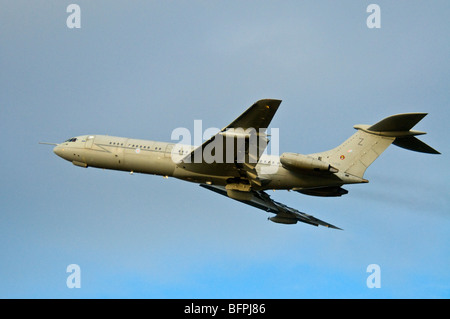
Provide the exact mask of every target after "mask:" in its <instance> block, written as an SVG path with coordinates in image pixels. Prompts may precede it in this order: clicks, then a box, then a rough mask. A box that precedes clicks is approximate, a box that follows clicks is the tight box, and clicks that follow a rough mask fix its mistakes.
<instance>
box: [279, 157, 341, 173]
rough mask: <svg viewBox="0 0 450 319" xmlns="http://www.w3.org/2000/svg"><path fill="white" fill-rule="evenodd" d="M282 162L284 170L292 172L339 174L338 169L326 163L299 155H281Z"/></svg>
mask: <svg viewBox="0 0 450 319" xmlns="http://www.w3.org/2000/svg"><path fill="white" fill-rule="evenodd" d="M280 162H281V164H282V165H283V167H284V168H286V169H288V170H292V171H316V172H330V173H337V172H339V170H338V169H337V168H335V167H333V166H331V165H330V164H328V163H326V162H323V161H321V160H319V159H317V158H314V157H310V156H306V155H302V154H297V153H283V154H281V157H280Z"/></svg>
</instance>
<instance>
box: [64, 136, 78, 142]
mask: <svg viewBox="0 0 450 319" xmlns="http://www.w3.org/2000/svg"><path fill="white" fill-rule="evenodd" d="M76 141H77V138H76V137H72V138H69V139H68V140H67V141H66V142H76Z"/></svg>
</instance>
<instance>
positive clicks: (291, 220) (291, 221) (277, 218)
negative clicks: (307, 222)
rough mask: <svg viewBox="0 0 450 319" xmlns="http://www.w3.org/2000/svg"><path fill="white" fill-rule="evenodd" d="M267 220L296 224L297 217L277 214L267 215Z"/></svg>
mask: <svg viewBox="0 0 450 319" xmlns="http://www.w3.org/2000/svg"><path fill="white" fill-rule="evenodd" d="M268 220H270V221H271V222H274V223H279V224H291V225H292V224H297V219H295V218H287V217H279V216H278V215H275V216H273V217H269V218H268Z"/></svg>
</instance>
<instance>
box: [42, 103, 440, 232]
mask: <svg viewBox="0 0 450 319" xmlns="http://www.w3.org/2000/svg"><path fill="white" fill-rule="evenodd" d="M280 104H281V100H276V99H264V100H259V101H257V102H256V103H254V104H253V105H252V106H250V107H249V108H248V109H247V110H246V111H245V112H244V113H242V114H241V115H240V116H239V117H238V118H236V119H235V120H234V121H233V122H231V123H230V124H229V125H228V126H226V127H224V128H223V129H222V130H220V131H219V132H218V133H217V134H215V135H213V136H212V137H211V138H209V139H208V140H206V141H205V142H204V143H203V144H202V145H200V146H197V147H194V146H192V145H183V144H180V143H165V142H157V141H149V140H142V139H133V138H127V137H114V136H107V135H82V136H77V137H73V138H70V139H68V140H66V141H65V142H63V143H59V144H56V143H42V144H53V145H56V146H55V147H54V149H53V151H54V153H55V154H56V155H58V156H60V157H62V158H63V159H65V160H67V161H69V162H72V163H73V164H74V165H76V166H80V167H84V168H86V167H96V168H104V169H111V170H119V171H127V172H130V173H143V174H153V175H162V176H164V177H174V178H177V179H181V180H185V181H189V182H193V183H198V184H200V186H202V187H203V188H205V189H208V190H211V191H214V192H216V193H218V194H221V195H224V196H227V197H229V198H232V199H234V200H237V201H239V202H242V203H244V204H247V205H251V206H253V207H256V208H259V209H262V210H264V211H266V212H269V213H273V214H275V216H272V217H269V218H268V219H269V220H270V221H272V222H275V223H282V224H296V223H297V222H299V221H300V222H303V223H307V224H310V225H314V226H319V225H321V226H325V227H330V228H335V229H341V228H339V227H336V226H334V225H332V224H330V223H327V222H325V221H322V220H320V219H318V218H315V217H313V216H311V215H309V214H306V213H303V212H300V211H298V210H297V209H295V208H292V207H288V206H287V205H284V204H282V203H280V202H277V201H275V200H273V199H272V198H271V197H270V196H269V195H268V194H267V193H266V190H270V189H273V190H276V189H281V190H292V191H296V192H298V193H301V194H305V195H312V196H323V197H329V196H342V195H345V194H347V193H348V191H347V190H345V189H344V188H342V186H343V185H345V184H358V183H367V182H368V180H367V179H365V178H364V173H365V171H366V169H367V168H368V167H369V165H370V164H372V162H373V161H374V160H375V159H376V158H377V157H378V156H379V155H380V154H381V153H382V152H383V151H384V150H385V149H386V148H387V147H388V146H389V145H391V144H394V145H396V146H399V147H402V148H405V149H408V150H412V151H416V152H422V153H430V154H440V153H439V152H438V151H436V150H435V149H433V148H431V147H430V146H428V145H427V144H425V143H424V142H422V141H420V140H419V139H417V138H416V137H415V136H416V135H421V134H425V132H420V131H413V130H411V129H412V128H413V126H415V125H416V124H417V123H418V122H419V121H420V120H421V119H423V117H425V115H427V113H406V114H398V115H393V116H389V117H387V118H385V119H383V120H381V121H379V122H377V123H376V124H373V125H355V126H354V128H355V129H356V130H357V131H356V132H355V133H354V134H353V135H352V136H351V137H350V138H348V139H347V140H345V141H344V142H343V143H342V144H341V145H339V146H337V147H336V148H334V149H331V150H329V151H325V152H320V153H314V154H307V155H303V154H298V153H283V154H281V156H276V155H267V154H264V150H265V149H266V146H267V143H268V142H269V135H268V134H267V128H268V126H269V124H270V122H271V120H272V118H273V116H274V115H275V112H276V111H277V110H278V107H279V106H280Z"/></svg>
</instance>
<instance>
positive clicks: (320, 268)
mask: <svg viewBox="0 0 450 319" xmlns="http://www.w3.org/2000/svg"><path fill="white" fill-rule="evenodd" d="M74 2H75V1H74ZM70 3H72V2H66V1H33V2H29V1H0V7H1V10H0V30H1V31H0V67H1V70H2V72H0V87H1V90H0V130H1V136H2V143H0V150H1V154H2V164H3V165H2V166H3V169H2V173H1V174H2V183H1V184H0V185H1V186H0V187H1V189H0V191H1V197H0V207H1V213H0V247H1V248H0V249H1V256H2V257H1V258H0V297H2V298H11V297H13V298H22V297H26V298H448V297H450V274H449V272H448V265H449V264H450V249H449V247H450V245H449V244H450V235H449V229H450V215H449V214H450V209H449V208H450V203H449V198H450V196H449V185H448V179H449V177H450V176H449V175H450V174H449V168H448V154H449V152H450V149H449V144H450V143H449V131H448V123H449V121H450V111H449V108H448V106H449V101H450V99H449V98H450V93H449V92H450V86H449V85H450V60H449V59H448V57H449V56H450V42H449V41H448V34H449V30H450V22H449V19H448V14H449V12H450V10H449V9H450V4H449V3H448V1H433V2H432V3H424V2H423V1H408V2H398V1H396V2H392V1H377V2H375V3H377V4H378V5H379V6H380V8H381V28H380V29H369V28H368V27H367V25H366V18H367V16H368V15H369V13H367V12H366V8H367V6H368V5H369V4H370V3H373V2H365V1H339V2H337V1H283V2H280V1H245V2H242V1H170V2H169V1H133V2H131V3H130V2H128V1H114V2H111V1H95V2H94V1H77V2H75V3H77V4H78V5H79V6H80V8H81V29H69V28H67V26H66V18H67V16H68V15H69V14H68V13H67V12H66V8H67V6H68V5H69V4H70ZM262 98H276V99H282V100H283V103H282V104H281V107H280V109H279V110H278V112H277V114H276V116H275V118H274V119H273V121H272V124H271V127H276V128H280V152H298V153H304V154H308V153H314V152H319V151H324V150H327V149H331V148H333V147H334V146H336V145H338V144H340V143H341V142H342V141H344V140H345V139H346V138H348V137H349V136H350V135H351V134H353V132H354V130H353V129H352V126H353V125H354V124H373V123H375V122H377V121H379V120H381V119H382V118H384V117H386V116H389V115H392V114H397V113H403V112H427V113H429V115H428V116H427V117H425V119H424V120H422V122H420V123H419V124H418V125H417V126H416V129H418V130H421V131H426V132H428V135H425V136H424V137H423V138H422V139H423V140H424V141H425V142H426V143H427V144H430V145H431V146H432V147H434V148H436V149H437V150H439V151H440V152H441V153H442V155H439V156H433V155H425V154H421V153H414V152H409V151H406V150H403V149H400V148H397V147H395V146H391V147H389V148H388V149H387V151H386V152H385V153H383V155H382V156H381V157H380V158H379V159H378V160H377V161H375V162H374V164H373V165H372V166H371V167H370V168H369V169H368V170H367V172H366V175H365V178H367V179H369V180H370V183H369V184H364V185H353V186H348V187H346V188H347V189H348V190H349V194H348V195H346V196H343V197H342V198H317V197H308V196H305V195H301V194H298V193H294V192H282V191H277V192H275V193H273V192H270V195H271V196H272V197H273V198H274V199H275V200H277V201H281V202H283V203H285V204H287V205H289V206H292V207H295V208H297V209H299V210H300V211H303V212H306V213H309V214H312V215H314V216H315V217H317V218H320V219H323V220H325V221H328V222H330V223H332V224H334V225H337V226H339V227H341V228H343V229H344V231H336V230H331V229H326V228H323V227H319V228H316V227H313V226H309V225H306V224H297V225H281V224H275V223H271V222H268V221H267V217H268V215H267V214H266V213H264V212H262V211H259V210H257V209H254V208H252V207H244V205H242V204H240V203H237V202H236V201H232V200H229V199H227V198H225V197H222V196H219V195H218V194H215V193H212V192H208V191H207V190H205V189H202V188H200V187H199V186H197V185H195V184H190V183H186V182H182V181H179V180H175V179H163V178H162V177H158V176H145V175H139V174H134V175H129V174H127V173H123V172H114V171H106V170H98V169H92V168H88V169H81V168H79V167H75V166H73V165H71V164H70V163H68V162H66V161H64V160H62V159H60V158H58V157H57V156H55V155H54V154H53V153H52V149H51V147H48V146H44V145H38V142H39V141H47V142H61V141H63V140H65V139H67V138H70V137H72V136H77V135H83V134H109V135H115V136H127V137H134V138H142V139H152V140H160V141H170V136H171V132H172V130H173V129H175V128H177V127H186V128H190V129H193V124H194V120H196V119H201V120H202V121H203V127H204V128H207V127H223V126H225V125H227V124H228V123H230V122H231V121H232V120H233V119H234V118H236V117H237V116H238V115H239V114H241V113H242V112H243V111H244V110H245V109H246V108H247V107H248V106H250V105H251V104H252V103H253V102H255V101H256V100H259V99H262ZM69 264H78V265H79V266H80V269H81V288H79V289H76V288H74V289H69V288H67V286H66V279H67V277H68V275H69V274H68V273H66V267H67V266H68V265H69ZM370 264H378V265H379V266H380V269H381V288H373V289H369V288H368V287H367V285H366V279H367V277H368V276H369V273H367V272H366V269H367V266H368V265H370Z"/></svg>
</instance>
